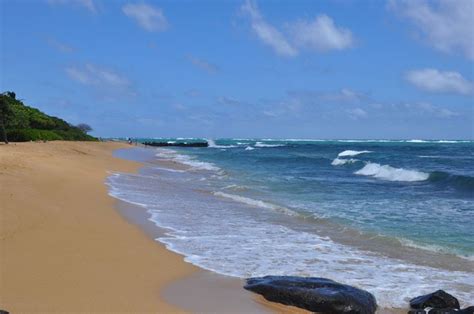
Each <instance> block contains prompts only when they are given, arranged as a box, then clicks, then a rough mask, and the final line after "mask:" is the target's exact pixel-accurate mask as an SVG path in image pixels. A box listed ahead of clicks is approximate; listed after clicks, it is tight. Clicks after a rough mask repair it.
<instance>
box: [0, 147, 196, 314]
mask: <svg viewBox="0 0 474 314" xmlns="http://www.w3.org/2000/svg"><path fill="white" fill-rule="evenodd" d="M126 147H129V146H128V145H126V144H123V143H114V142H105V143H97V142H96V143H94V142H48V143H12V144H9V145H2V146H0V161H1V162H0V186H1V189H0V200H2V204H5V206H2V208H1V217H0V218H1V226H2V227H1V228H0V229H1V230H0V241H1V242H0V243H1V256H2V259H1V267H0V268H1V279H0V304H1V307H2V309H3V310H7V311H10V312H12V313H15V312H54V311H56V312H64V313H66V312H106V311H107V312H123V311H130V312H132V311H133V312H156V311H161V312H183V310H181V309H180V308H179V307H176V306H173V305H171V304H169V303H168V302H166V301H165V300H163V298H161V297H160V291H161V289H162V288H163V287H164V286H165V285H166V284H167V283H170V282H173V281H174V280H177V279H179V278H182V277H183V276H186V275H188V274H191V273H193V272H195V271H196V269H197V268H196V267H195V266H193V265H191V264H189V263H185V262H184V261H183V259H182V257H181V256H179V255H177V254H175V253H173V252H171V251H169V250H167V249H166V248H165V247H164V246H159V245H156V241H152V240H150V239H149V238H147V237H146V236H144V234H143V232H142V230H139V228H137V227H136V226H134V225H132V224H130V223H129V222H127V221H126V220H125V219H123V218H122V217H121V216H120V215H117V211H116V209H115V199H114V198H112V197H111V196H109V195H108V188H107V186H106V185H105V184H104V182H105V179H106V177H107V176H108V175H109V173H108V172H109V171H123V172H134V171H136V170H137V169H139V168H140V166H141V164H140V163H137V162H133V161H127V160H121V159H119V158H116V157H113V156H112V152H113V151H114V150H116V149H118V148H126Z"/></svg>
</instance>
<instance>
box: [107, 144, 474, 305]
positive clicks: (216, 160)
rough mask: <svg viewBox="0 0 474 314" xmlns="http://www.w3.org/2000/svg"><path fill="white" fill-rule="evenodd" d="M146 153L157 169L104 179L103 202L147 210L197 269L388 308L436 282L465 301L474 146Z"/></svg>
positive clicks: (471, 255) (220, 147) (473, 235)
mask: <svg viewBox="0 0 474 314" xmlns="http://www.w3.org/2000/svg"><path fill="white" fill-rule="evenodd" d="M167 140H170V141H171V140H175V139H167ZM182 141H189V140H182ZM149 151H152V152H153V153H152V155H153V158H154V160H155V161H156V162H157V163H158V166H157V165H156V164H152V165H150V166H149V167H147V168H145V169H143V170H142V172H141V174H140V175H135V176H126V175H117V176H116V177H113V178H111V186H112V188H113V189H112V190H113V191H112V194H113V195H115V196H117V197H119V198H121V199H124V200H127V201H131V202H135V203H140V204H142V205H143V206H144V207H146V208H147V209H148V210H149V213H150V215H151V216H152V220H153V221H155V222H156V223H157V225H159V226H161V227H166V228H169V229H170V230H172V232H170V233H169V237H166V238H162V239H160V241H162V242H164V243H166V244H167V245H168V246H169V247H170V248H171V249H173V250H175V251H177V252H180V253H182V254H184V255H186V256H187V259H188V260H189V261H191V262H193V263H195V264H197V265H200V266H202V267H205V268H208V269H211V270H214V271H217V272H220V273H224V274H228V275H234V276H240V277H245V276H254V275H264V274H275V273H280V274H296V275H319V276H321V275H325V276H326V277H329V278H333V279H341V280H343V281H345V282H349V283H352V284H356V285H359V286H362V287H363V288H367V287H369V290H370V288H372V291H374V293H375V294H376V296H377V297H378V299H380V300H381V302H382V304H384V305H387V306H401V305H402V304H403V300H405V299H407V298H408V296H409V295H410V293H413V294H416V293H421V292H430V291H429V290H430V289H431V290H432V289H433V286H435V285H438V286H439V285H446V286H447V287H449V288H451V290H456V291H457V292H458V293H459V294H460V296H461V299H462V297H463V296H468V295H472V294H473V293H474V287H473V286H472V284H470V282H472V281H473V279H474V275H473V268H474V263H473V259H474V232H473V228H472V224H473V223H474V142H469V141H341V140H339V141H302V140H257V139H221V140H216V141H210V147H208V148H173V149H152V150H149ZM163 161H164V162H167V164H162V162H163ZM170 162H171V164H172V165H176V167H171V168H169V165H170ZM328 260H329V261H330V263H328ZM407 274H408V275H407ZM368 277H370V278H368ZM397 285H403V286H404V288H403V289H404V293H403V294H400V295H398V296H397V297H394V296H393V289H394V288H395V287H397ZM399 288H400V287H399V286H398V288H397V289H399ZM440 288H441V287H440ZM412 296H413V295H412Z"/></svg>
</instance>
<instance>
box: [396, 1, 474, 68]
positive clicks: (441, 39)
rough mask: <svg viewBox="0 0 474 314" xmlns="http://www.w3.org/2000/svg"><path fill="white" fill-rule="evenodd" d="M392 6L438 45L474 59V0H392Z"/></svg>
mask: <svg viewBox="0 0 474 314" xmlns="http://www.w3.org/2000/svg"><path fill="white" fill-rule="evenodd" d="M389 4H390V5H389V6H390V7H391V8H392V9H393V10H395V11H396V12H397V13H399V14H401V15H402V16H404V17H406V18H407V19H409V20H410V21H411V22H412V23H413V24H414V25H415V26H416V27H417V29H418V31H419V32H420V33H421V35H422V36H423V37H424V39H425V40H426V41H427V42H428V43H429V44H430V45H431V46H433V47H434V48H435V49H437V50H439V51H442V52H445V53H462V54H464V55H465V56H466V57H467V58H469V59H471V60H474V17H473V16H474V1H472V0H437V1H429V2H428V1H425V0H420V1H413V0H398V1H397V0H391V1H390V2H389Z"/></svg>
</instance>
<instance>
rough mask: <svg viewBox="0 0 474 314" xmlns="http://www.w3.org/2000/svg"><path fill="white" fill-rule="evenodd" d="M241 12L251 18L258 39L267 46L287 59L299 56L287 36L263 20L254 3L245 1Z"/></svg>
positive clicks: (248, 0)
mask: <svg viewBox="0 0 474 314" xmlns="http://www.w3.org/2000/svg"><path fill="white" fill-rule="evenodd" d="M241 10H242V12H243V13H245V14H246V15H247V16H248V17H249V18H250V24H251V27H252V30H253V31H254V32H255V34H256V35H257V36H258V38H259V39H260V40H261V41H263V42H264V43H265V44H266V45H268V46H270V47H272V48H273V49H274V50H275V52H276V53H277V54H279V55H282V56H287V57H293V56H296V55H297V54H298V51H297V50H296V49H295V48H294V47H292V45H290V43H289V42H288V41H287V40H286V38H285V36H283V34H282V33H280V31H278V30H277V29H276V28H275V27H273V26H272V25H270V24H268V23H267V22H266V21H265V20H264V19H263V17H262V15H261V14H260V12H259V10H258V7H257V4H256V3H255V2H254V1H250V0H247V1H245V3H244V4H243V5H242V7H241Z"/></svg>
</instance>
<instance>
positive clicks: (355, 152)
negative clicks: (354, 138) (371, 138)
mask: <svg viewBox="0 0 474 314" xmlns="http://www.w3.org/2000/svg"><path fill="white" fill-rule="evenodd" d="M367 153H371V151H370V150H350V149H349V150H345V151H343V152H340V153H339V154H338V155H337V157H348V156H357V155H360V154H367Z"/></svg>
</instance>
